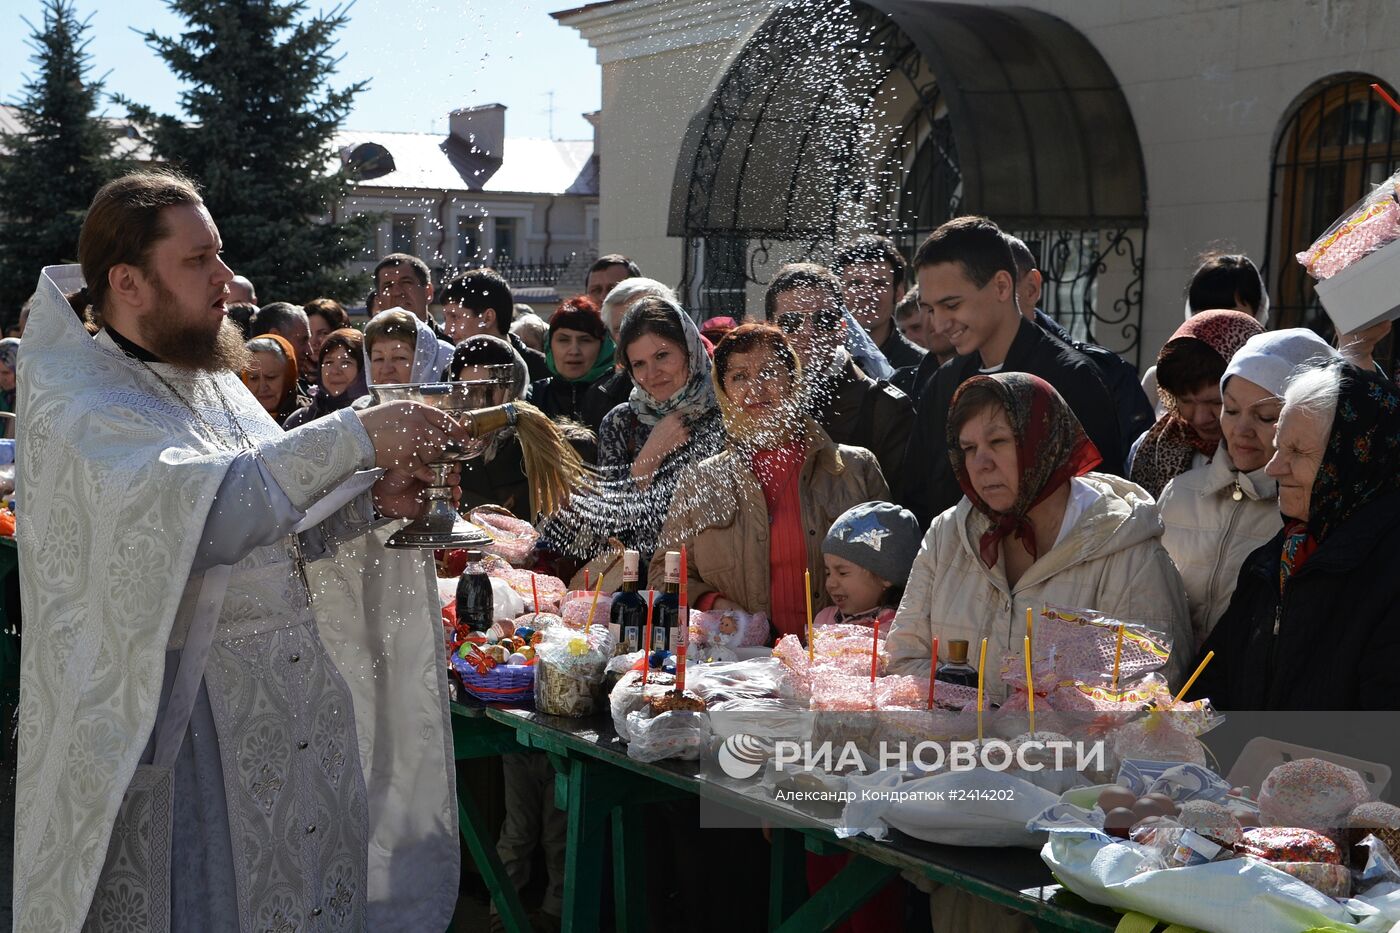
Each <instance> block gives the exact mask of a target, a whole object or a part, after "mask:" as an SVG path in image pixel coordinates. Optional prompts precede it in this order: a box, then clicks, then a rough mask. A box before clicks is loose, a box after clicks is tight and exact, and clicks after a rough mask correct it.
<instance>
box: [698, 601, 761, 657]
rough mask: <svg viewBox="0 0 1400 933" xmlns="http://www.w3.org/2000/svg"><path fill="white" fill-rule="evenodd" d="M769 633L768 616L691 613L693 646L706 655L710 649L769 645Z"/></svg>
mask: <svg viewBox="0 0 1400 933" xmlns="http://www.w3.org/2000/svg"><path fill="white" fill-rule="evenodd" d="M768 630H769V625H768V616H767V614H766V613H762V612H754V613H748V612H742V611H740V610H738V609H724V610H712V611H709V612H692V613H691V614H690V644H691V645H693V646H695V648H697V649H699V650H700V651H701V652H702V653H703V652H704V650H705V649H708V648H728V649H730V650H733V649H736V648H752V647H757V646H759V645H766V644H767V643H768ZM697 656H698V655H697Z"/></svg>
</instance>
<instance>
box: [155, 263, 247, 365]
mask: <svg viewBox="0 0 1400 933" xmlns="http://www.w3.org/2000/svg"><path fill="white" fill-rule="evenodd" d="M155 286H156V306H155V309H154V310H152V311H151V312H150V313H148V314H146V315H145V316H143V317H142V318H141V319H140V321H139V322H138V323H137V328H138V329H139V331H140V338H141V344H142V345H143V346H144V347H145V348H146V349H147V350H149V351H151V353H153V354H155V355H156V356H157V357H159V358H160V361H161V362H162V363H169V364H170V365H172V366H178V367H180V368H181V369H193V370H202V371H205V372H239V371H240V370H242V369H243V368H244V367H245V366H246V365H247V362H248V351H247V349H246V348H245V347H244V346H243V332H242V331H241V330H239V328H238V325H237V324H235V323H233V321H231V320H229V319H228V318H227V317H225V318H224V319H223V320H221V321H219V325H218V327H211V326H210V325H209V324H194V323H191V322H189V321H187V320H186V319H185V313H184V311H183V310H182V309H181V307H180V303H179V301H178V300H177V299H176V298H175V294H174V293H173V292H171V291H170V289H168V288H166V287H165V282H163V281H161V279H160V278H159V277H156V280H155Z"/></svg>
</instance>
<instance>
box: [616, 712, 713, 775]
mask: <svg viewBox="0 0 1400 933" xmlns="http://www.w3.org/2000/svg"><path fill="white" fill-rule="evenodd" d="M627 733H628V735H629V736H630V738H629V739H628V742H627V757H628V758H631V759H633V760H635V761H643V762H650V761H661V760H662V759H665V758H680V759H682V760H689V761H694V760H695V759H697V758H699V757H700V753H701V751H703V750H704V749H706V748H708V747H709V744H710V720H709V717H708V716H707V715H706V714H704V713H696V712H690V711H686V710H669V711H667V712H664V713H662V714H660V715H659V716H647V714H646V711H645V710H634V711H633V712H631V713H628V714H627Z"/></svg>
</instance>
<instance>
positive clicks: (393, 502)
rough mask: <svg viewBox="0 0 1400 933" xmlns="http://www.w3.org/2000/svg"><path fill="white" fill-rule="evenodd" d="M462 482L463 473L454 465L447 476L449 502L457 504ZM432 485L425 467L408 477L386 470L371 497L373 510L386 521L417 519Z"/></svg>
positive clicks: (429, 471)
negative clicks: (449, 492)
mask: <svg viewBox="0 0 1400 933" xmlns="http://www.w3.org/2000/svg"><path fill="white" fill-rule="evenodd" d="M461 480H462V471H461V470H460V469H458V468H457V467H456V466H455V465H454V466H453V468H452V469H451V470H449V471H448V473H447V481H448V482H449V483H451V484H452V501H453V502H456V501H457V499H458V497H459V495H460V490H459V489H458V484H459V483H460V482H461ZM432 483H433V471H432V470H429V469H427V468H426V467H424V468H422V469H419V470H415V471H414V472H412V473H409V472H407V471H404V470H393V469H390V470H386V471H385V472H384V475H383V476H381V477H379V479H378V480H377V481H376V482H375V484H374V486H373V488H371V490H370V493H371V495H373V496H374V508H375V510H376V511H377V512H378V513H379V514H380V515H382V516H384V517H385V518H417V517H418V516H420V515H422V514H423V512H424V511H425V510H426V509H427V507H428V503H427V500H426V499H425V498H424V497H423V493H424V491H425V490H427V488H428V487H429V486H431V485H432Z"/></svg>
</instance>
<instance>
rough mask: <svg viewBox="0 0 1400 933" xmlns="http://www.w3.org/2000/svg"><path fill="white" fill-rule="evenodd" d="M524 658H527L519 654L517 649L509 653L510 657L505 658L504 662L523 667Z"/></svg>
mask: <svg viewBox="0 0 1400 933" xmlns="http://www.w3.org/2000/svg"><path fill="white" fill-rule="evenodd" d="M526 660H527V659H526V657H525V655H523V654H521V653H520V652H518V651H517V652H516V653H515V654H513V655H511V656H510V657H508V658H506V663H507V664H510V665H513V666H515V667H524V666H525V662H526Z"/></svg>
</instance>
